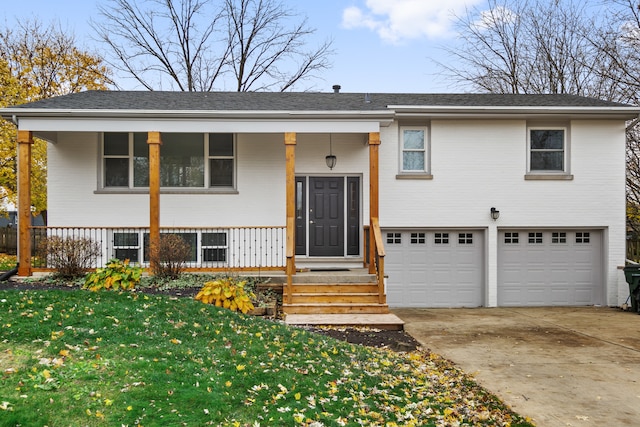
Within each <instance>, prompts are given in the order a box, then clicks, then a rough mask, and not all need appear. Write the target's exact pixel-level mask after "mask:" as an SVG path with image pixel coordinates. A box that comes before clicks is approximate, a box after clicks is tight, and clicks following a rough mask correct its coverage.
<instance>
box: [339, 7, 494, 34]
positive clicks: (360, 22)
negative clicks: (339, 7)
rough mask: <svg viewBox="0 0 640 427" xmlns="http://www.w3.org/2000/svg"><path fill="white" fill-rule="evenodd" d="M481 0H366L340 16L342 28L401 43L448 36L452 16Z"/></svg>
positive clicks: (347, 9)
mask: <svg viewBox="0 0 640 427" xmlns="http://www.w3.org/2000/svg"><path fill="white" fill-rule="evenodd" d="M483 1H484V0H446V1H440V0H365V6H364V7H363V8H360V7H357V6H352V7H348V8H346V9H345V10H344V11H343V13H342V25H343V27H345V28H348V29H352V28H367V29H369V30H371V31H375V32H376V33H378V36H380V38H381V39H383V40H385V41H387V42H390V43H400V42H403V41H406V40H409V39H419V38H423V37H427V38H434V37H443V36H446V35H448V34H449V30H450V27H451V24H452V17H453V15H454V14H456V15H460V14H462V13H464V11H465V8H469V7H472V6H474V5H476V4H479V3H482V2H483Z"/></svg>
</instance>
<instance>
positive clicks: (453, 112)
mask: <svg viewBox="0 0 640 427" xmlns="http://www.w3.org/2000/svg"><path fill="white" fill-rule="evenodd" d="M388 107H389V108H390V109H392V110H394V111H395V112H396V116H397V117H398V118H401V117H402V118H408V117H421V116H422V117H424V116H428V117H432V118H461V117H466V118H473V117H484V118H487V117H490V118H497V117H500V118H522V117H531V116H542V117H547V116H556V117H557V116H565V117H584V118H596V117H600V118H615V119H624V120H630V119H633V118H636V117H638V116H639V115H640V107H634V106H628V107H627V106H611V107H603V106H600V107H593V106H591V107H588V106H585V107H576V106H540V107H532V106H508V107H507V106H474V107H469V106H427V105H425V106H415V105H389V106H388Z"/></svg>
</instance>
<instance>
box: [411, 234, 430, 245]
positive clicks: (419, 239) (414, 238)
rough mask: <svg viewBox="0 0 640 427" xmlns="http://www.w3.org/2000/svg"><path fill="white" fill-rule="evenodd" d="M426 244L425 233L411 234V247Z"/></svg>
mask: <svg viewBox="0 0 640 427" xmlns="http://www.w3.org/2000/svg"><path fill="white" fill-rule="evenodd" d="M426 242H427V239H426V233H411V244H412V245H424V244H425V243H426Z"/></svg>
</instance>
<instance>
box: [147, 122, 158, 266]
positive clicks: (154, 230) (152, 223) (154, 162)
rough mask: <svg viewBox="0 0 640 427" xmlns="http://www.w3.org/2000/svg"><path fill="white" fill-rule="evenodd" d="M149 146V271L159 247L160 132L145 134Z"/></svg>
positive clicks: (154, 264)
mask: <svg viewBox="0 0 640 427" xmlns="http://www.w3.org/2000/svg"><path fill="white" fill-rule="evenodd" d="M147 145H148V146H149V261H150V264H151V270H152V271H153V270H154V269H155V267H156V266H157V265H156V264H157V262H158V259H157V255H158V249H159V247H160V146H161V145H162V138H161V137H160V132H149V133H148V134H147Z"/></svg>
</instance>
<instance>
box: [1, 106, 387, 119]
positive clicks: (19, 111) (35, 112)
mask: <svg viewBox="0 0 640 427" xmlns="http://www.w3.org/2000/svg"><path fill="white" fill-rule="evenodd" d="M0 116H2V117H3V118H5V119H8V120H10V119H11V118H13V117H18V118H20V117H32V118H38V117H42V118H44V117H46V118H54V117H64V118H92V119H95V118H100V117H103V118H109V119H113V118H127V119H131V118H141V119H149V118H173V119H292V118H304V119H354V118H363V119H373V120H376V119H389V118H393V111H389V110H373V111H367V110H359V111H351V110H349V111H286V110H282V111H280V110H274V111H263V110H139V109H134V110H122V109H113V110H98V109H82V110H81V109H49V108H4V109H0Z"/></svg>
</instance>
